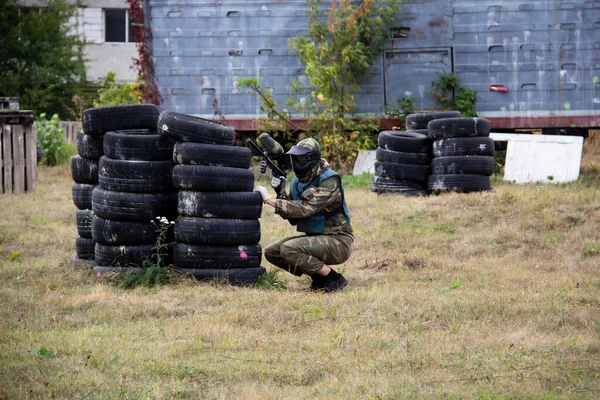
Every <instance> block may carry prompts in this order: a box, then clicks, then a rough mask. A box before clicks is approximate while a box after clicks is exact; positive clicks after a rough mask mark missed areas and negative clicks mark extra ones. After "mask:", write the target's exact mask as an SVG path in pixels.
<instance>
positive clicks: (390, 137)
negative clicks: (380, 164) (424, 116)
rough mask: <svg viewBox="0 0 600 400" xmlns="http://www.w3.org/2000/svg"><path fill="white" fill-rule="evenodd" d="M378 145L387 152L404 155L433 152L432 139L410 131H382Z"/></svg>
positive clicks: (378, 137) (378, 138)
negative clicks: (396, 152)
mask: <svg viewBox="0 0 600 400" xmlns="http://www.w3.org/2000/svg"><path fill="white" fill-rule="evenodd" d="M377 145H378V146H379V147H380V148H382V149H386V150H392V151H398V152H402V153H427V152H430V151H431V139H429V138H428V137H427V136H426V135H423V134H420V133H417V132H410V131H406V132H405V131H381V132H380V133H379V135H378V136H377Z"/></svg>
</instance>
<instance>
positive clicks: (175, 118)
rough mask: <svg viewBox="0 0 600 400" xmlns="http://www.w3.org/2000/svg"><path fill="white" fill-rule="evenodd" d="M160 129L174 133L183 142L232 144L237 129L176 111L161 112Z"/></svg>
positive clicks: (162, 131) (160, 130)
mask: <svg viewBox="0 0 600 400" xmlns="http://www.w3.org/2000/svg"><path fill="white" fill-rule="evenodd" d="M158 131H159V132H161V133H165V134H168V135H172V136H174V137H175V138H177V139H178V140H179V141H181V142H196V143H208V144H224V145H229V146H231V145H233V141H234V139H235V131H234V130H233V128H232V127H230V126H227V125H223V124H221V123H219V122H216V121H211V120H209V119H204V118H199V117H194V116H191V115H187V114H181V113H178V112H174V111H163V112H162V113H160V116H159V118H158Z"/></svg>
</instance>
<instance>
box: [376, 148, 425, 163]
mask: <svg viewBox="0 0 600 400" xmlns="http://www.w3.org/2000/svg"><path fill="white" fill-rule="evenodd" d="M375 158H376V160H377V161H379V162H388V163H396V164H415V165H428V164H429V163H430V161H431V157H429V154H428V153H402V152H399V151H393V150H386V149H382V148H381V147H378V148H377V150H375Z"/></svg>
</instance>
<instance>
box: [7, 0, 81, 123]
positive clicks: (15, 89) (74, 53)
mask: <svg viewBox="0 0 600 400" xmlns="http://www.w3.org/2000/svg"><path fill="white" fill-rule="evenodd" d="M41 3H42V5H44V7H41V8H23V7H22V6H21V5H20V4H19V2H18V1H17V0H5V1H3V2H2V6H1V7H0V94H2V96H11V97H19V98H20V104H21V109H23V110H26V109H32V110H33V111H34V112H35V113H36V114H40V113H42V112H45V113H47V114H48V115H53V114H58V115H59V116H60V118H62V119H63V120H69V119H71V118H73V117H75V116H74V115H72V109H73V108H74V106H73V102H72V100H73V96H75V95H77V94H78V93H79V92H80V90H81V87H82V86H83V85H85V73H86V66H85V59H84V54H83V51H82V45H83V42H82V41H81V39H80V37H79V36H78V35H77V33H76V32H75V29H73V28H74V27H73V26H71V25H70V18H71V17H73V16H74V15H75V12H76V5H70V4H68V2H67V1H65V0H48V1H43V2H41Z"/></svg>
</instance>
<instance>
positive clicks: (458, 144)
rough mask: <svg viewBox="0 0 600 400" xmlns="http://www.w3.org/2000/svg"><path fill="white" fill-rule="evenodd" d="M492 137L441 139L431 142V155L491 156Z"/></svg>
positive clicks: (492, 152)
mask: <svg viewBox="0 0 600 400" xmlns="http://www.w3.org/2000/svg"><path fill="white" fill-rule="evenodd" d="M493 155H494V139H492V138H489V137H471V138H466V137H464V138H454V139H441V140H435V141H434V142H433V156H434V158H435V157H449V156H493Z"/></svg>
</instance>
